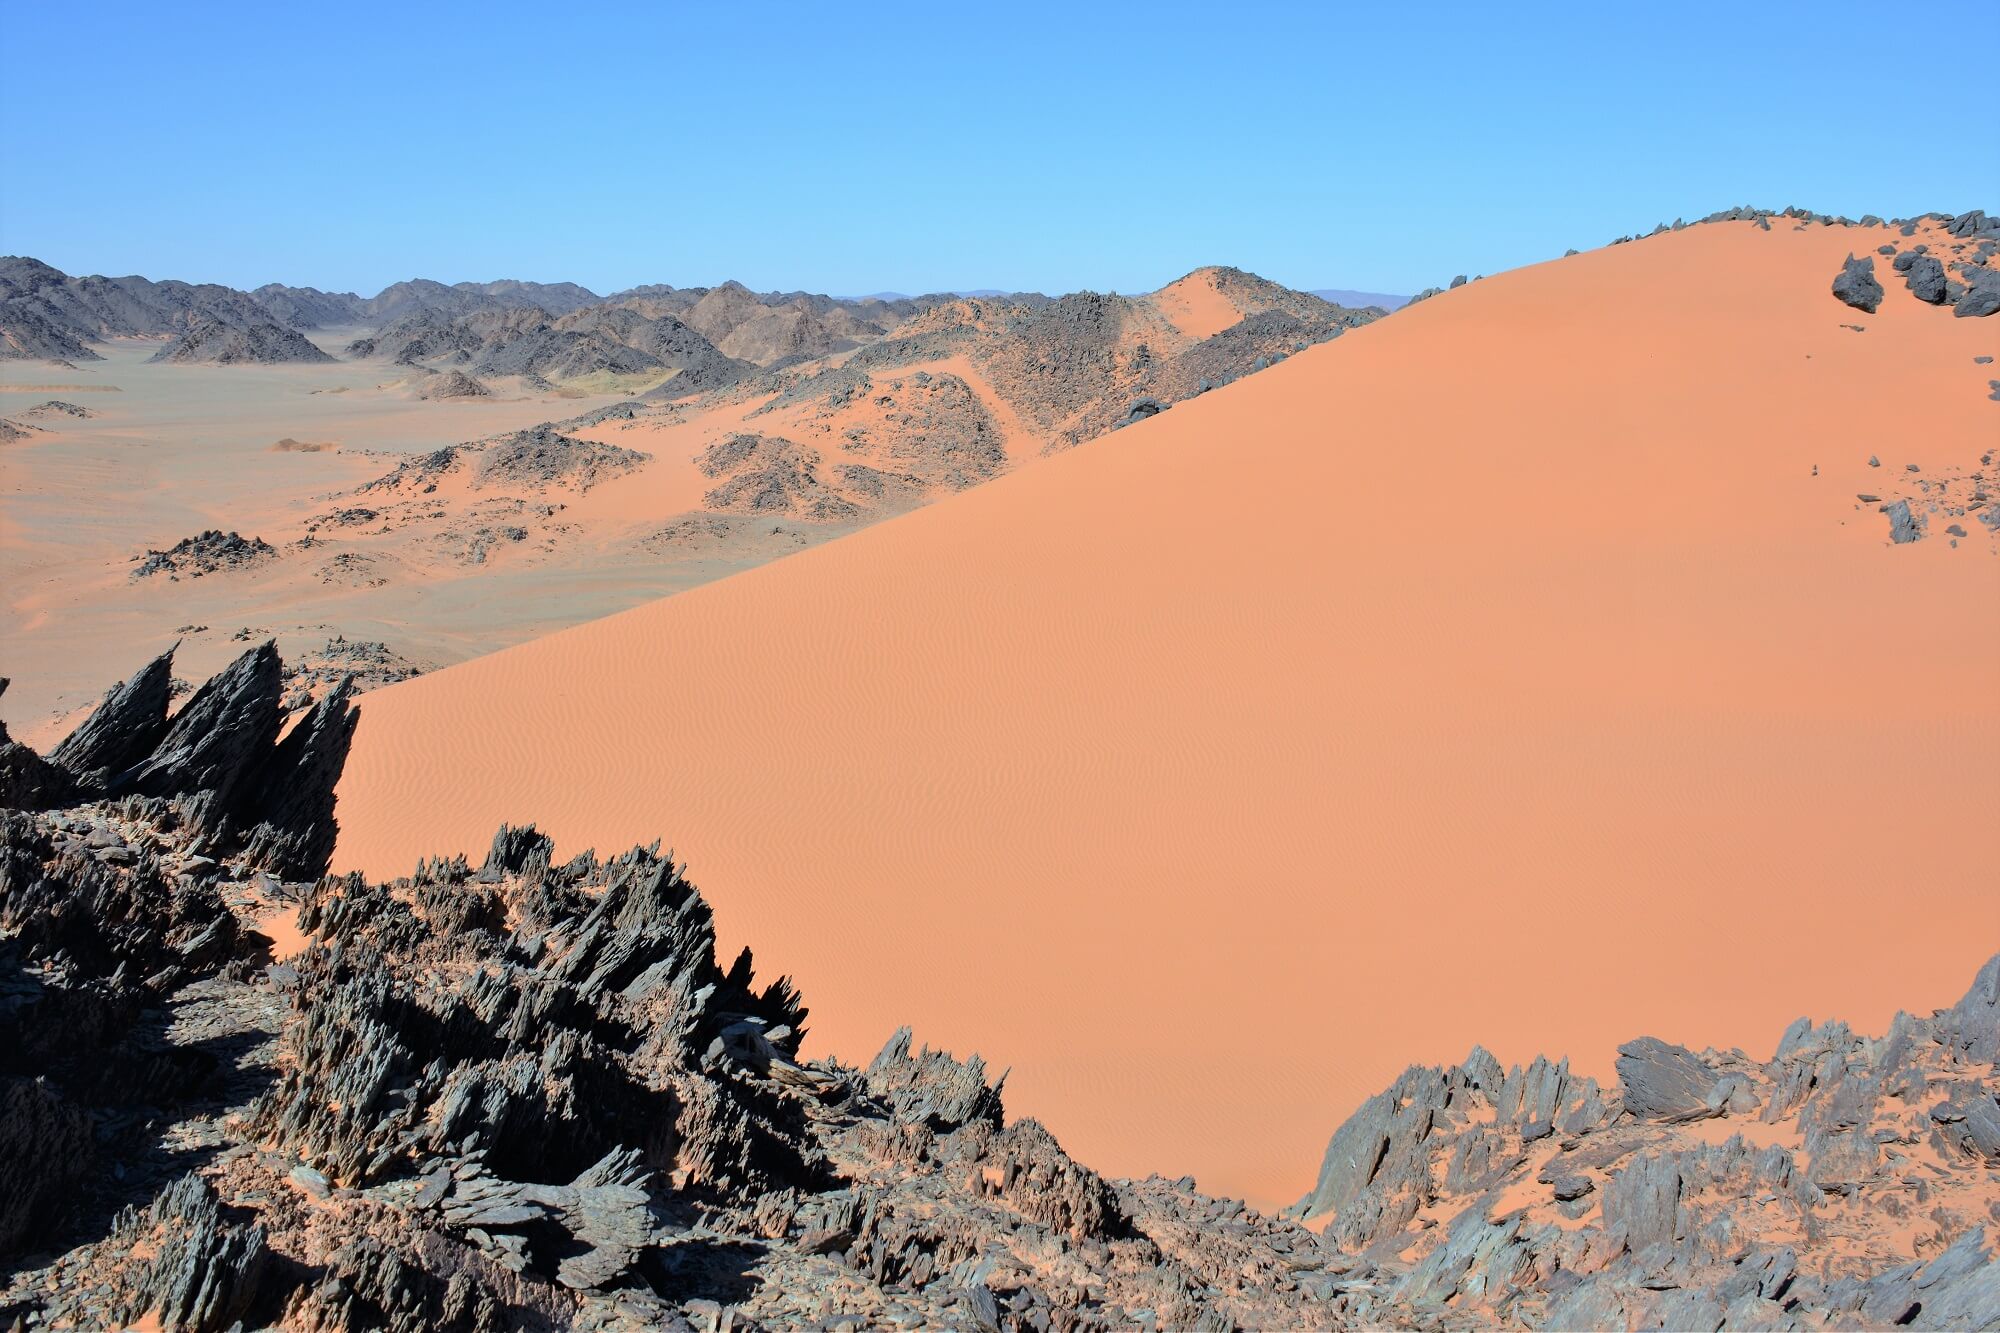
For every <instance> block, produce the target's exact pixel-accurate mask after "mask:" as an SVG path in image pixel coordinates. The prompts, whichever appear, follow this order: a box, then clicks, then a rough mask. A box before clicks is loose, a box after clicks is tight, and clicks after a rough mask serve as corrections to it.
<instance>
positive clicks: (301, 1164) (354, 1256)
mask: <svg viewBox="0 0 2000 1333" xmlns="http://www.w3.org/2000/svg"><path fill="white" fill-rule="evenodd" d="M170 667H171V659H170V657H163V658H160V659H157V660H156V661H155V662H154V663H152V664H150V665H149V666H148V667H147V668H146V669H145V670H143V671H141V672H140V673H138V674H137V675H135V676H134V677H133V678H132V680H130V681H128V682H127V683H126V684H124V685H123V686H120V687H119V688H118V689H116V690H114V691H113V692H112V693H111V694H110V695H108V696H107V697H106V700H105V702H104V704H103V705H102V706H101V707H100V708H99V709H98V711H97V712H96V713H95V714H93V715H92V717H91V718H90V719H89V720H88V721H87V722H86V723H85V724H84V725H83V727H81V728H79V730H78V732H77V733H76V734H75V735H73V736H72V737H71V738H70V739H69V740H67V741H65V742H64V743H63V745H61V746H59V747H58V748H57V749H56V750H54V751H52V752H51V754H50V755H49V756H48V757H47V758H46V759H44V758H42V757H41V756H38V755H35V754H34V753H33V752H32V751H28V750H26V748H25V747H22V746H19V745H17V744H14V743H12V742H10V741H7V740H6V739H5V738H4V735H0V776H4V778H5V780H6V785H5V787H4V794H5V797H6V801H5V804H6V806H7V808H6V809H5V810H0V1102H4V1104H5V1106H6V1108H7V1111H6V1114H5V1116H4V1117H0V1186H4V1188H0V1263H4V1269H0V1271H4V1272H5V1273H6V1274H7V1276H6V1277H5V1278H4V1286H0V1323H4V1324H7V1325H8V1326H12V1327H19V1328H24V1329H26V1328H44V1327H47V1328H54V1327H65V1326H67V1327H108V1326H114V1325H118V1324H123V1323H126V1322H129V1321H136V1320H146V1321H148V1322H150V1323H151V1324H152V1325H153V1326H156V1327H159V1328H161V1329H164V1330H198V1331H201V1333H207V1331H209V1330H221V1329H225V1328H229V1327H232V1326H236V1325H239V1324H240V1325H241V1326H243V1327H282V1328H293V1329H312V1330H325V1329H353V1330H360V1329H392V1330H417V1329H431V1328H438V1329H446V1330H462V1329H499V1328H527V1329H534V1328H596V1329H621V1328H631V1329H638V1328H697V1327H698V1328H721V1327H733V1328H752V1327H776V1328H796V1327H818V1328H827V1329H833V1328H860V1327H864V1326H866V1327H960V1328H968V1329H989V1330H998V1329H1010V1330H1013V1329H1033V1330H1037V1331H1038V1333H1039V1331H1041V1330H1051V1329H1055V1330H1067V1329H1074V1328H1109V1327H1160V1328H1165V1327H1174V1328H1181V1327H1188V1328H1208V1329H1225V1328H1232V1327H1301V1326H1311V1327H1379V1326H1383V1325H1394V1326H1400V1327H1421V1328H1440V1329H1442V1328H1466V1327H1480V1326H1491V1325H1494V1324H1507V1325H1518V1326H1526V1327H1579V1326H1592V1327H1602V1326H1611V1325H1618V1326H1625V1327H1651V1326H1666V1327H1696V1326H1699V1327H1707V1328H1714V1327H1721V1326H1725V1325H1726V1326H1745V1327H1772V1328H1819V1327H1871V1326H1872V1327H1883V1326H1890V1325H1903V1326H1909V1327H1919V1328H1924V1327H1937V1328H1977V1327H1987V1326H1990V1321H1991V1318H1992V1311H1994V1310H1995V1309H2000V1255H1996V1253H1995V1246H1994V1243H1993V1241H1992V1239H1990V1237H1991V1235H1992V1228H1993V1227H1994V1226H1995V1225H1996V1224H2000V1101H1996V1094H2000V1084H1996V1080H1995V1069H1994V1063H1995V1061H1996V1059H2000V958H1996V959H1995V960H1994V961H1993V962H1991V963H1989V964H1988V965H1987V966H1986V967H1985V968H1983V969H1982V970H1981V971H1980V973H1979V976H1978V977H1977V978H1976V979H1975V981H1974V984H1973V986H1972V988H1971V990H1970V991H1969V992H1968V993H1967V994H1966V996H1965V997H1964V999H1962V1000H1961V1001H1960V1002H1959V1003H1957V1004H1956V1005H1954V1006H1953V1007H1952V1008H1950V1009H1947V1010H1943V1011H1940V1012H1939V1013H1937V1014H1934V1015H1932V1016H1929V1017H1924V1018H1917V1017H1911V1016H1908V1015H1903V1016H1899V1017H1898V1018H1897V1020H1896V1022H1895V1023H1894V1024H1893V1025H1892V1027H1891V1029H1890V1031H1889V1033H1888V1034H1887V1035H1886V1036H1884V1037H1881V1038H1878V1039H1869V1038H1864V1037H1860V1036H1857V1035H1855V1034H1854V1033H1852V1032H1851V1031H1849V1030H1848V1029H1847V1028H1846V1027H1845V1026H1844V1025H1841V1024H1838V1023H1825V1024H1820V1025H1813V1024H1811V1023H1809V1022H1806V1021H1805V1020H1801V1021H1800V1022H1799V1023H1797V1024H1795V1025H1794V1026H1793V1027H1792V1028H1791V1029H1790V1030H1788V1031H1787V1032H1786V1033H1785V1034H1784V1036H1783V1037H1782V1038H1781V1039H1780V1041H1779V1044H1778V1046H1777V1048H1776V1050H1775V1052H1774V1053H1773V1055H1772V1057H1771V1058H1770V1059H1768V1060H1758V1059H1754V1058H1752V1057H1750V1056H1747V1055H1745V1054H1744V1053H1742V1052H1737V1051H1729V1052H1716V1051H1701V1052H1696V1051H1692V1050H1688V1049H1685V1048H1682V1047H1678V1046H1673V1045H1671V1044H1669V1043H1665V1042H1661V1041H1658V1040H1655V1039H1651V1038H1642V1039H1639V1040H1637V1041H1634V1042H1631V1043H1628V1044H1627V1045H1626V1046H1625V1047H1623V1048H1621V1051H1620V1058H1619V1061H1618V1082H1617V1084H1616V1086H1613V1087H1600V1086H1599V1085H1598V1084H1596V1083H1595V1082H1593V1081H1592V1080H1590V1079H1587V1078H1581V1077H1578V1076H1576V1075H1574V1074H1573V1073H1572V1072H1571V1071H1570V1070H1569V1069H1568V1067H1567V1065H1566V1064H1564V1063H1551V1062H1549V1061H1547V1060H1539V1059H1538V1060H1536V1061H1535V1062H1533V1063H1531V1064H1530V1065H1528V1066H1526V1067H1516V1068H1513V1069H1502V1068H1501V1066H1500V1065H1499V1063H1498V1062H1497V1061H1495V1060H1493V1059H1492V1057H1490V1056H1488V1055H1486V1054H1485V1053H1484V1052H1482V1051H1479V1050H1475V1051H1474V1052H1473V1053H1472V1054H1471V1055H1470V1056H1469V1057H1468V1058H1467V1060H1466V1061H1465V1062H1464V1063H1463V1064H1462V1065H1459V1066H1455V1067H1452V1068H1449V1069H1430V1068H1413V1069H1412V1070H1410V1071H1409V1072H1408V1073H1406V1074H1405V1075H1403V1076H1402V1078H1400V1079H1398V1080H1397V1081H1396V1083H1395V1084H1394V1085H1393V1086H1392V1087H1391V1088H1389V1089H1388V1090H1386V1091H1385V1092H1384V1093H1383V1094H1382V1095H1381V1096H1379V1097H1377V1098H1375V1099H1373V1100H1371V1101H1370V1102H1368V1103H1367V1104H1365V1105H1364V1106H1363V1107H1361V1108H1360V1109H1359V1110H1358V1111H1357V1112H1356V1113H1355V1115H1354V1116H1353V1117H1351V1118H1350V1119H1349V1120H1348V1121H1347V1122H1346V1123H1345V1124H1344V1125H1342V1126H1341V1127H1340V1128H1339V1129H1338V1130H1337V1131H1336V1133H1335V1135H1334V1137H1333V1140H1332V1142H1331V1144H1330V1145H1329V1147H1328V1150H1327V1154H1326V1160H1325V1162H1324V1163H1323V1164H1322V1167H1321V1171H1320V1176H1319V1179H1318V1181H1317V1183H1316V1184H1315V1185H1314V1187H1313V1189H1312V1191H1311V1192H1310V1193H1309V1194H1308V1195H1307V1197H1306V1198H1305V1199H1304V1200H1302V1201H1301V1203H1300V1205H1299V1206H1298V1207H1297V1208H1295V1209H1293V1210H1290V1211H1288V1213H1287V1214H1286V1215H1284V1216H1281V1217H1271V1216H1266V1215H1263V1214H1260V1213H1258V1212H1257V1211H1255V1210H1253V1209H1250V1208H1247V1207H1245V1206H1244V1205H1243V1204H1242V1203H1241V1202H1239V1201H1235V1200H1228V1199H1214V1198H1210V1197H1207V1196H1205V1195H1203V1194H1201V1193H1200V1192H1199V1191H1198V1189H1197V1188H1196V1186H1195V1183H1194V1182H1193V1181H1192V1180H1190V1179H1186V1178H1182V1179H1179V1180H1167V1179H1163V1178H1160V1177H1149V1178H1147V1179H1145V1180H1106V1179H1104V1178H1102V1177H1101V1176H1099V1175H1097V1174H1096V1173H1094V1172H1092V1171H1091V1170H1090V1169H1089V1168H1088V1167H1086V1166H1084V1165H1082V1164H1081V1163H1078V1162H1076V1161H1075V1160H1074V1159H1073V1158H1071V1157H1070V1156H1069V1155H1068V1154H1066V1153H1065V1152H1064V1151H1063V1150H1062V1148H1061V1146H1060V1145H1059V1144H1058V1143H1057V1141H1056V1140H1055V1138H1054V1137H1053V1136H1051V1135H1050V1134H1049V1132H1048V1131H1047V1129H1045V1128H1044V1127H1043V1126H1041V1125H1039V1124H1037V1123H1036V1122H1034V1121H1032V1120H1010V1119H1009V1118H1008V1116H1007V1113H1006V1109H1005V1101H1004V1091H1003V1085H1004V1082H1005V1080H1004V1077H1003V1078H1001V1079H997V1080H996V1079H993V1078H991V1077H990V1076H989V1072H988V1071H987V1070H986V1069H985V1067H984V1066H983V1064H982V1063H981V1062H980V1061H979V1059H978V1057H976V1056H974V1057H971V1058H969V1059H966V1060H958V1059H955V1058H953V1057H952V1056H950V1055H947V1054H945V1053H943V1052H939V1051H934V1050H929V1049H926V1048H923V1047H920V1046H918V1045H916V1043H915V1042H914V1041H913V1039H912V1037H911V1034H910V1033H909V1032H908V1031H903V1032H899V1033H895V1034H893V1035H891V1036H890V1038H889V1040H888V1042H887V1044H886V1045H885V1046H884V1048H883V1049H882V1051H881V1052H880V1053H879V1054H878V1055H877V1056H876V1057H875V1058H874V1060H872V1061H871V1062H870V1063H869V1064H868V1065H867V1066H866V1067H863V1068H854V1067H851V1066H847V1065H844V1064H842V1063H840V1062H838V1061H836V1060H831V1059H826V1060H804V1059H801V1058H800V1041H801V1038H802V1037H803V1035H804V1031H805V1024H806V1021H807V1019H808V1017H809V1015H808V1013H807V1010H806V1008H805V1005H804V1003H803V1001H802V999H801V997H800V996H799V995H798V994H797V993H796V992H795V991H794V990H793V988H792V987H791V986H790V984H789V983H788V982H787V981H786V980H785V979H783V978H779V979H777V980H776V981H772V982H769V983H766V984H759V983H758V982H757V981H756V980H755V973H754V967H753V962H752V959H751V957H750V955H749V953H748V952H747V951H746V952H745V953H743V954H742V955H741V956H739V957H737V958H736V959H734V960H733V961H731V962H729V963H728V964H727V965H726V966H725V965H724V963H723V961H722V959H721V958H719V957H718V956H717V954H716V952H715V938H714V930H713V924H712V921H711V919H710V915H709V911H708V908H707V905H706V903H705V902H704V901H703V899H702V897H701V895H700V894H699V892H698V891H697V890H696V889H695V888H694V886H693V885H692V884H691V883H689V882H688V880H687V879H686V877H685V874H684V872H683V870H682V868H681V867H680V866H678V865H676V864H675V863H674V862H672V861H671V860H670V859H667V858H663V857H661V856H660V855H659V852H658V849H657V847H652V848H637V849H634V850H632V851H630V852H627V853H625V854H623V855H621V856H618V857H616V858H613V859H611V860H609V861H605V860H601V859H599V858H598V857H596V856H595V855H593V854H591V853H585V854H583V855H581V856H577V857H574V858H572V859H569V860H567V861H563V860H559V859H558V857H557V855H556V850H555V848H554V847H553V846H552V845H551V843H550V842H549V840H548V839H547V838H545V837H543V836H541V835H540V834H538V833H536V832H535V831H534V830H533V829H532V828H502V829H501V830H500V831H499V832H498V834H496V836H495V838H494V840H493V844H492V847H491V849H490V850H489V852H488V853H487V855H486V856H485V858H484V860H483V861H482V862H481V863H479V864H478V865H474V864H472V863H470V862H469V861H467V860H466V859H465V858H462V857H459V858H454V859H450V860H434V861H426V862H424V863H423V864H421V865H419V866H418V867H417V868H416V870H415V872H414V873H413V874H412V875H410V876H409V877H407V878H404V879H399V880H396V881H394V882H392V883H387V884H379V883H370V882H368V881H366V880H364V879H362V878H361V877H359V876H353V875H349V876H339V877H325V876H323V875H321V874H320V872H321V871H322V870H323V868H324V867H325V865H326V863H327V858H328V855H329V854H330V850H331V835H332V829H333V823H332V816H333V806H332V792H333V786H334V782H335V780H336V779H337V777H338V774H339V769H340V764H341V761H342V758H343V757H344V753H345V746H346V742H347V738H348V737H349V736H351V733H352V728H353V725H354V720H355V710H354V709H353V707H352V706H351V704H349V703H348V702H347V701H346V699H345V697H344V692H343V691H337V692H336V695H335V696H329V698H328V699H327V700H324V701H322V702H321V703H320V704H318V705H316V706H315V707H314V708H313V710H312V711H311V712H310V713H309V714H308V715H307V716H306V717H305V718H304V719H302V720H301V721H300V722H299V723H298V725H296V726H295V727H294V728H293V729H292V730H291V731H290V732H289V733H287V734H286V735H285V737H284V739H283V740H282V741H279V740H278V739H277V737H278V735H279V717H280V714H279V711H278V708H279V705H278V693H279V689H280V687H281V681H282V679H283V670H282V666H281V664H280V663H279V662H278V661H277V658H276V654H275V652H273V651H272V650H271V648H270V647H269V645H265V646H263V647H260V648H256V649H253V650H252V651H250V652H249V653H246V654H245V655H244V656H243V657H242V658H241V659H239V661H238V662H237V663H236V664H234V665H232V666H231V667H230V668H229V669H228V670H226V671H225V672H223V673H222V674H221V675H219V676H218V677H216V678H215V679H214V680H212V681H211V682H209V684H208V685H206V686H204V687H203V688H202V689H201V690H200V691H198V692H197V693H196V695H195V696H194V697H193V698H191V699H190V700H189V701H188V702H187V703H186V704H185V705H184V706H183V707H182V709H181V710H180V712H179V713H177V714H175V715H173V716H171V717H169V716H168V715H167V714H166V711H165V709H166V700H167V695H168V692H169V689H170V684H169V682H170ZM1308 1222H1311V1223H1312V1226H1308V1225H1307V1223H1308ZM1322 1224H1323V1225H1322ZM1315 1227H1317V1228H1319V1229H1318V1230H1315V1229H1314V1228H1315Z"/></svg>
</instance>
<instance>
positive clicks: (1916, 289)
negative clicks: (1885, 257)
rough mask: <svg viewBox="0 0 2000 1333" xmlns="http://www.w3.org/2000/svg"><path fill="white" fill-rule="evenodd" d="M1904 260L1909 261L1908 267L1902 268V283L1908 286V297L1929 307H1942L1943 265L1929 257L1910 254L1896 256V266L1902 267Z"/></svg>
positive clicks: (1943, 287)
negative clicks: (1910, 296) (1914, 298)
mask: <svg viewBox="0 0 2000 1333" xmlns="http://www.w3.org/2000/svg"><path fill="white" fill-rule="evenodd" d="M1905 258H1907V259H1908V260H1909V261H1910V262H1909V264H1908V266H1907V267H1904V268H1903V277H1904V281H1905V283H1906V284H1907V285H1908V286H1909V289H1910V295H1912V296H1914V297H1916V298H1917V299H1918V300H1919V301H1923V302H1926V303H1928V304H1930V305H1943V304H1944V296H1945V280H1944V265H1943V264H1941V263H1939V262H1938V261H1937V259H1936V258H1935V257H1934V256H1931V255H1919V254H1910V255H1907V256H1898V257H1897V260H1896V263H1897V264H1898V266H1902V262H1903V260H1904V259H1905Z"/></svg>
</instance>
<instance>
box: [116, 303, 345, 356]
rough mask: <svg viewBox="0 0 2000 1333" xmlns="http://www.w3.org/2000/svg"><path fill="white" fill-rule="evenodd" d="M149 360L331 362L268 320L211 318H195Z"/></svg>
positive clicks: (306, 341) (298, 335)
mask: <svg viewBox="0 0 2000 1333" xmlns="http://www.w3.org/2000/svg"><path fill="white" fill-rule="evenodd" d="M147 360H149V361H163V362H170V363H179V364H187V363H189V362H195V361H202V362H207V363H209V364H211V365H218V366H235V365H263V366H269V365H278V364H282V363H285V362H308V363H310V362H318V361H331V360H333V358H332V357H331V356H329V355H327V354H326V353H325V352H323V351H321V350H320V349H319V347H318V345H317V344H315V343H314V342H313V341H312V340H311V339H310V338H307V337H306V336H305V335H304V334H303V333H300V332H298V331H297V330H295V329H288V328H285V327H283V326H282V325H279V324H273V323H271V322H270V321H269V320H260V321H258V322H256V323H251V324H230V323H225V322H224V321H222V320H220V319H217V318H215V317H213V316H211V315H197V316H195V317H193V318H192V319H191V320H189V322H188V324H187V326H186V327H185V328H183V329H181V330H180V332H178V333H176V334H174V335H173V336H172V338H170V339H169V340H168V342H167V345H166V346H164V347H162V348H161V349H160V350H159V351H157V352H155V353H153V355H152V356H150V357H148V358H147Z"/></svg>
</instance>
